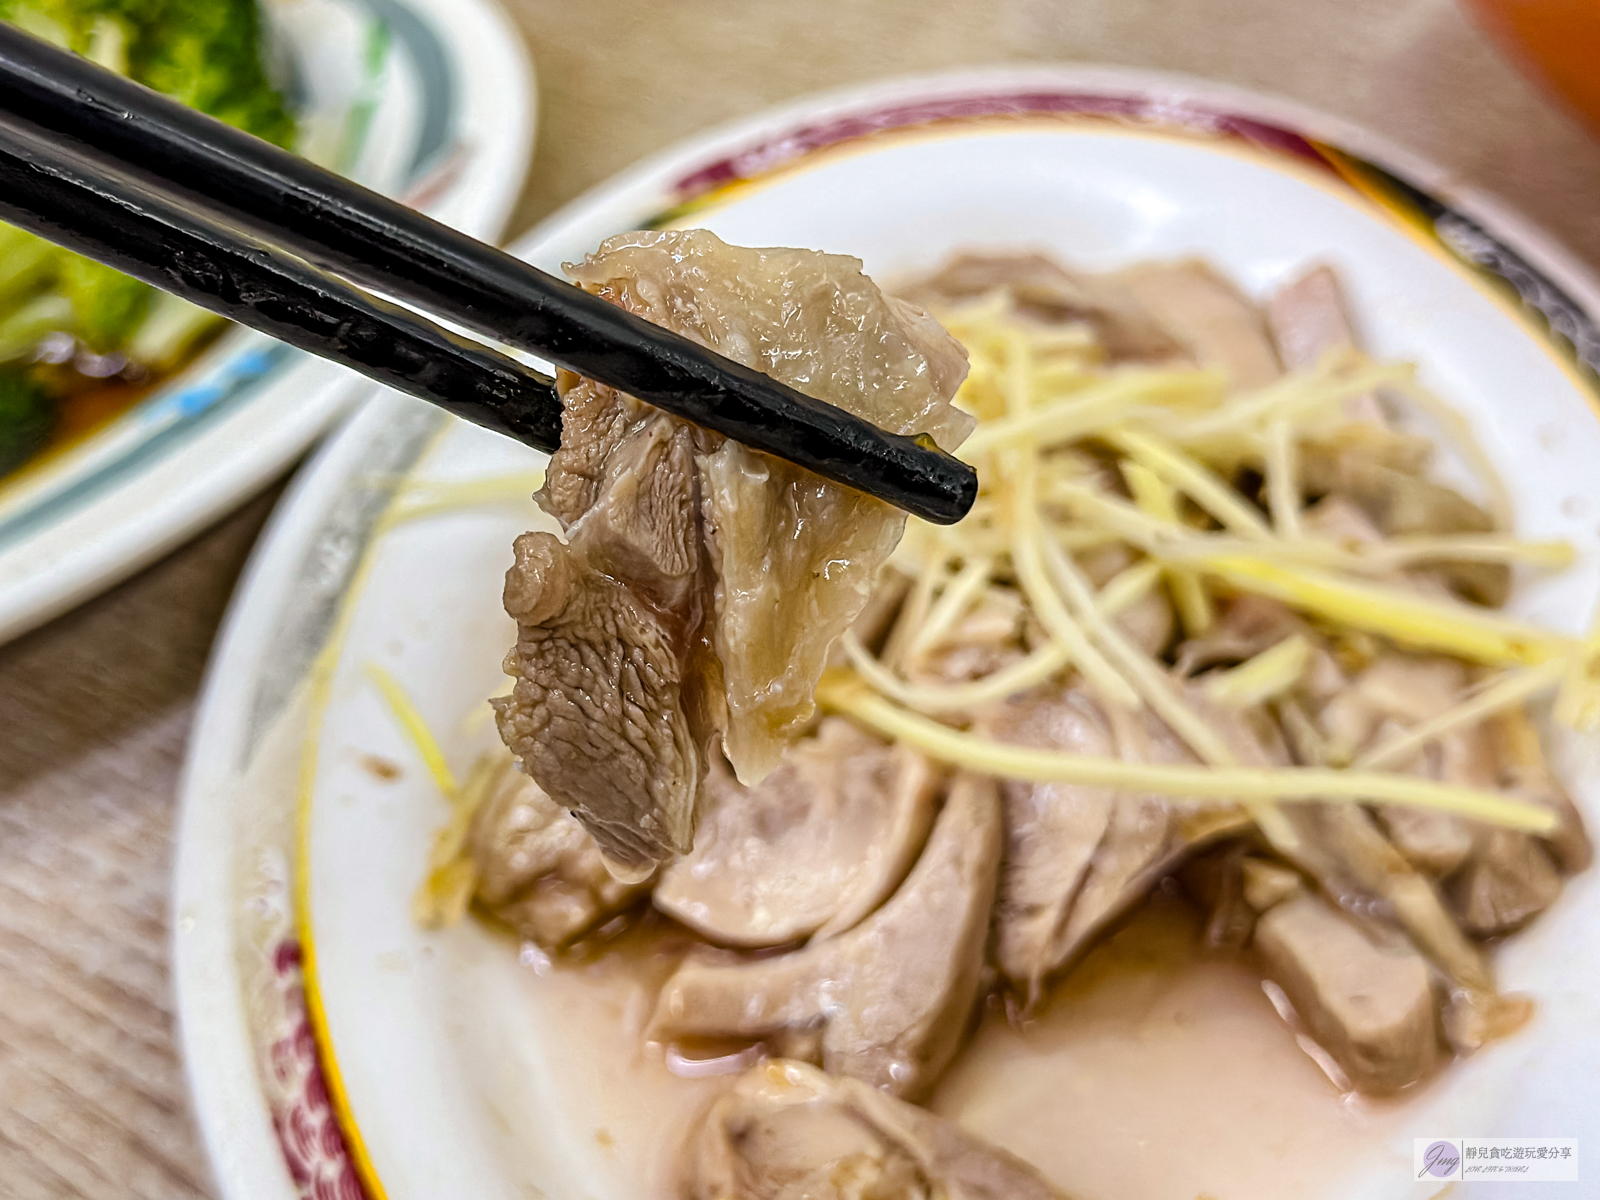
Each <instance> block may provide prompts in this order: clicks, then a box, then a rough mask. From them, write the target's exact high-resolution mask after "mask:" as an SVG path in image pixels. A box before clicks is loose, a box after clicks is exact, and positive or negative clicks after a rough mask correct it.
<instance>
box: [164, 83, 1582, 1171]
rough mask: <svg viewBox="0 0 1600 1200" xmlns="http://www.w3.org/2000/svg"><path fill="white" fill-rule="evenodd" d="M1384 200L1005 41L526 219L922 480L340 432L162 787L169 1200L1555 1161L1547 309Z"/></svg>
mask: <svg viewBox="0 0 1600 1200" xmlns="http://www.w3.org/2000/svg"><path fill="white" fill-rule="evenodd" d="M1436 182H1437V181H1436V177H1435V176H1433V175H1432V173H1431V172H1430V171H1429V170H1428V168H1427V167H1426V165H1425V164H1418V163H1415V162H1413V161H1410V160H1407V159H1405V158H1404V156H1400V155H1397V154H1396V153H1395V152H1393V151H1392V150H1390V149H1389V148H1387V147H1385V146H1384V145H1382V143H1381V142H1378V141H1376V140H1375V139H1373V138H1371V137H1370V136H1368V135H1366V134H1364V133H1362V132H1361V131H1359V130H1351V129H1348V128H1344V127H1340V126H1337V125H1335V124H1333V123H1330V122H1328V121H1327V120H1325V119H1323V118H1321V117H1319V116H1317V115H1316V114H1312V113H1306V112H1303V111H1300V110H1296V109H1293V108H1291V107H1288V106H1285V105H1282V104H1279V103H1276V102H1272V101H1268V100H1264V99H1261V98H1257V97H1250V96H1244V95H1240V94H1238V93H1234V92H1229V91H1223V90H1220V89H1217V88H1213V87H1210V86H1208V85H1202V84H1197V83H1194V82H1192V81H1185V80H1178V79H1173V78H1170V77H1162V76H1148V75H1129V74H1126V73H1114V72H1096V71H1081V70H1071V71H1066V70H1059V71H1022V72H1018V71H1001V72H987V73H980V74H976V75H972V74H967V75H960V76H947V77H938V78H933V79H920V80H912V81H906V82H900V83H895V84H891V85H885V86H880V87H877V88H873V89H869V90H867V91H857V92H852V93H846V94H840V95H833V96H827V97H823V98H820V99H817V100H812V101H807V102H805V103H803V104H801V105H798V106H795V107H792V108H789V109H785V110H782V111H779V112H776V113H773V114H766V115H763V116H761V117H759V118H756V119H754V120H752V121H748V122H744V123H741V124H740V125H738V126H735V127H732V128H730V129H726V130H723V131H719V132H718V133H716V134H713V135H710V136H708V137H705V138H702V139H698V140H697V141H696V142H694V143H693V144H691V145H688V146H686V147H683V148H681V149H678V150H675V151H672V152H671V153H669V154H667V155H665V156H663V157H661V158H659V159H656V160H654V161H652V162H649V163H646V164H644V165H642V166H641V167H639V168H637V169H636V170H634V171H633V172H631V173H630V174H628V175H626V176H624V177H622V178H620V179H619V180H617V181H615V182H614V183H612V184H609V185H606V186H605V187H603V188H601V189H599V190H598V191H596V192H595V193H593V194H591V195H590V196H588V197H585V198H584V199H582V200H580V201H578V202H577V203H576V204H575V205H573V206H572V207H571V208H569V209H567V210H565V211H564V212H563V213H560V214H558V215H557V216H556V217H554V218H552V219H551V220H550V221H549V222H547V223H546V225H545V226H543V227H542V228H541V229H540V230H537V231H535V233H534V234H532V235H530V237H529V238H528V239H527V240H526V241H524V242H523V243H522V244H521V245H520V246H519V247H518V252H519V253H521V254H522V255H523V256H525V257H526V258H528V259H529V260H530V261H532V262H535V263H537V264H539V265H541V266H543V267H547V268H550V269H565V270H566V272H567V274H568V276H569V278H571V279H572V281H573V283H574V284H575V285H576V286H580V287H583V288H585V289H587V290H589V291H591V292H593V293H595V294H597V295H599V296H601V297H604V298H605V299H607V300H609V301H611V302H612V303H615V304H618V305H621V306H623V307H626V308H629V309H631V310H632V311H635V312H637V313H639V314H641V315H643V316H645V317H647V318H648V319H650V320H652V321H655V322H657V323H659V324H662V325H665V326H668V327H670V328H672V329H674V330H676V331H677V332H679V333H682V334H685V335H687V336H689V337H691V338H694V339H696V340H699V341H701V342H703V343H705V344H707V345H708V346H710V347H712V348H713V349H715V350H717V351H719V352H720V353H723V354H725V355H728V356H730V357H733V358H735V359H738V360H739V361H741V362H744V363H746V364H747V365H750V366H754V367H756V368H758V369H761V370H763V371H766V372H768V373H770V374H772V375H774V376H775V377H777V378H779V379H781V380H782V381H783V382H785V383H788V384H790V385H791V386H794V387H797V388H799V389H801V390H803V391H806V392H808V393H809V394H811V395H815V396H818V397H820V398H822V399H824V400H827V401H828V402H830V403H835V404H838V405H840V406H842V407H845V408H848V409H850V410H852V411H854V412H856V413H858V414H860V415H862V416H865V417H868V418H869V419H872V420H874V421H875V422H877V423H879V424H880V425H883V426H884V427H886V428H891V429H893V430H895V431H896V432H901V433H908V434H924V435H927V436H928V437H930V438H931V439H932V440H933V441H934V442H936V443H937V444H938V445H940V446H942V447H943V448H945V449H947V450H950V451H952V452H954V453H956V454H958V455H959V456H961V457H963V458H964V459H966V460H967V461H968V462H971V463H972V464H973V465H974V466H975V467H976V468H977V470H978V474H979V480H980V493H979V497H978V500H977V503H976V505H975V507H974V509H973V511H972V512H971V514H970V515H969V516H967V517H966V518H965V519H963V520H962V521H960V522H959V523H957V524H954V525H951V526H935V525H931V524H926V523H923V522H920V521H917V520H915V519H910V520H908V519H906V518H905V517H904V515H903V514H899V513H897V512H895V511H893V510H891V509H890V508H888V507H886V506H884V505H882V504H880V503H879V502H877V501H874V500H871V499H868V498H866V497H863V496H861V495H859V494H856V493H853V492H850V491H849V490H847V489H843V488H841V487H838V486H837V485H833V484H830V483H827V482H825V481H822V480H820V479H817V478H814V477H812V476H810V475H808V474H806V473H805V472H804V471H801V470H800V469H798V468H794V467H791V466H789V465H787V464H784V463H782V462H778V461H776V460H772V459H768V458H765V457H763V456H762V455H760V454H758V453H756V452H753V451H750V450H748V449H746V448H744V447H742V446H739V445H737V444H735V443H732V442H729V441H726V440H724V439H722V438H721V437H719V436H717V435H714V434H711V433H708V432H706V431H704V430H702V429H698V428H696V427H694V426H691V425H688V424H686V423H684V422H682V421H680V420H678V419H676V418H672V417H669V416H667V415H665V414H663V413H661V412H659V411H657V410H654V409H652V408H650V407H649V406H647V405H644V404H642V403H640V402H639V401H637V400H634V399H633V398H631V397H628V396H626V395H623V394H620V393H617V392H615V391H612V390H610V389H607V388H604V387H602V386H600V385H597V384H595V383H592V382H590V381H587V380H584V379H581V378H578V377H576V376H571V375H563V376H561V377H560V379H559V385H560V390H561V393H562V399H563V404H564V410H565V415H564V423H563V433H562V445H561V449H560V450H559V451H558V452H557V453H556V454H555V455H554V456H551V457H549V458H546V457H544V456H542V455H536V454H534V453H532V452H530V451H527V450H525V449H522V448H520V447H518V446H515V445H513V444H511V443H509V442H506V441H504V440H502V439H499V438H497V437H495V436H494V435H491V434H488V433H486V432H484V431H482V430H479V429H475V428H472V427H470V426H467V425H465V424H461V423H458V422H454V421H451V420H449V419H447V418H444V417H442V416H440V415H439V414H437V413H436V412H434V411H432V410H426V409H425V408H424V407H423V406H420V405H417V404H414V403H413V402H411V401H409V400H406V399H404V398H402V397H399V396H386V397H384V398H382V399H380V400H379V401H377V402H375V403H374V404H373V405H372V406H371V407H370V408H368V409H367V410H366V411H364V412H363V413H362V414H361V415H360V416H359V417H358V418H357V420H356V421H355V422H353V423H352V425H351V426H350V427H349V428H348V429H347V430H346V431H345V432H344V433H343V434H341V435H340V437H339V438H338V439H336V441H335V442H334V443H332V444H331V445H330V446H329V447H328V448H327V449H326V450H324V451H323V453H322V454H321V455H320V457H319V459H318V461H317V463H316V464H315V465H314V467H313V468H312V469H311V470H310V471H309V472H307V474H306V475H304V476H303V477H302V478H301V480H300V481H299V482H298V484H297V486H296V488H295V489H294V491H293V493H292V494H291V495H290V496H289V497H288V498H287V499H286V501H285V504H284V507H283V509H282V510H281V511H280V513H279V514H278V516H277V517H276V518H275V523H274V526H273V529H272V531H271V533H270V535H269V536H268V538H267V539H266V541H265V543H264V545H263V547H262V549H261V550H260V551H259V553H258V555H257V558H256V561H255V563H254V564H253V566H252V568H251V570H250V572H249V573H248V576H247V578H246V581H245V583H244V585H243V588H242V590H241V594H240V597H239V599H238V600H237V601H236V603H235V607H234V611H233V613H232V616H231V617H230V620H229V624H228V629H227V632H226V634H225V637H224V639H223V641H222V643H221V645H220V647H219V649H218V652H217V657H216V659H215V661H214V663H213V668H212V678H211V683H210V686H209V688H208V691H207V694H206V698H205V700H204V702H203V705H202V711H201V716H200V720H199V724H198V726H197V731H196V735H195V738H194V743H193V748H192V750H191V756H190V762H189V767H188V774H187V777H186V784H185V798H184V820H183V827H182V834H181V847H180V860H179V868H178V887H177V897H176V905H177V917H176V922H177V929H178V933H177V957H176V963H177V980H178V991H179V1000H180V1008H181V1012H182V1019H183V1036H184V1042H185V1047H186V1051H187V1054H188V1058H189V1064H190V1074H191V1079H192V1081H193V1084H194V1088H195V1093H196V1100H197V1109H198V1111H199V1114H200V1119H201V1123H202V1126H203V1127H204V1128H205V1130H206V1134H207V1140H208V1144H209V1146H210V1149H211V1152H212V1154H213V1161H214V1165H215V1166H216V1168H217V1172H218V1175H219V1179H220V1181H221V1185H222V1189H223V1192H224V1194H226V1195H227V1196H228V1197H229V1198H230V1200H244V1198H246V1197H249V1198H252V1200H254V1198H257V1197H263V1198H264V1197H272V1198H273V1200H278V1198H280V1197H292V1196H297V1195H298V1196H317V1197H321V1196H334V1195H337V1196H341V1197H345V1196H348V1197H359V1196H361V1195H366V1196H369V1197H373V1198H374V1200H376V1198H377V1197H383V1196H387V1197H393V1198H394V1200H399V1198H401V1197H417V1198H421V1197H440V1196H451V1195H462V1196H468V1195H470V1196H473V1197H527V1196H548V1197H572V1198H574V1200H578V1198H585V1200H589V1198H594V1200H600V1198H611V1197H615V1198H617V1200H623V1198H629V1200H632V1198H646V1200H651V1198H660V1200H671V1198H681V1200H778V1198H783V1200H790V1198H794V1200H798V1198H800V1197H808V1198H816V1200H832V1198H838V1200H845V1198H853V1200H860V1198H865V1197H873V1198H875V1200H890V1198H893V1200H899V1198H902V1197H903V1198H906V1200H911V1198H918V1200H922V1198H931V1197H948V1198H950V1200H980V1198H985V1200H986V1198H990V1197H996V1198H998V1197H1029V1198H1031V1197H1041V1198H1043V1197H1055V1198H1061V1197H1074V1198H1080V1200H1158V1198H1159V1200H1167V1198H1182V1200H1189V1198H1191V1197H1195V1196H1202V1195H1204V1196H1213V1197H1217V1198H1218V1200H1221V1198H1223V1197H1226V1198H1228V1200H1246V1198H1250V1197H1275V1198H1276V1197H1282V1196H1288V1195H1292V1196H1327V1197H1382V1196H1388V1195H1395V1196H1401V1195H1404V1196H1412V1195H1418V1194H1424V1192H1425V1190H1426V1189H1425V1188H1421V1187H1419V1185H1418V1184H1417V1183H1416V1182H1415V1179H1416V1175H1417V1172H1416V1170H1415V1164H1414V1159H1413V1150H1414V1146H1415V1145H1416V1143H1417V1140H1418V1139H1423V1140H1424V1141H1425V1142H1429V1143H1431V1142H1433V1141H1436V1140H1440V1139H1450V1138H1462V1137H1467V1138H1506V1137H1538V1138H1546V1139H1563V1140H1571V1139H1576V1140H1577V1141H1578V1142H1580V1143H1581V1142H1582V1141H1583V1140H1584V1139H1585V1138H1586V1137H1588V1136H1589V1135H1591V1134H1595V1133H1600V1128H1597V1127H1596V1122H1597V1117H1596V1114H1597V1113H1600V1019H1597V1018H1600V1011H1597V1001H1596V996H1597V995H1600V986H1597V985H1600V911H1597V910H1600V894H1597V892H1596V889H1595V882H1594V881H1595V872H1594V871H1593V870H1592V869H1591V867H1590V860H1591V857H1592V854H1591V845H1590V830H1591V829H1592V828H1593V822H1594V820H1595V819H1596V805H1597V800H1600V756H1597V754H1596V752H1595V747H1596V746H1597V745H1600V742H1597V741H1596V733H1595V730H1596V727H1597V726H1600V684H1597V682H1596V680H1597V679H1600V669H1597V667H1596V661H1597V660H1596V655H1597V653H1600V641H1597V635H1596V633H1595V632H1594V624H1593V622H1594V616H1595V607H1596V598H1597V596H1600V492H1597V491H1596V486H1595V482H1594V479H1593V476H1592V469H1591V466H1590V464H1592V463H1593V462H1595V461H1600V421H1597V419H1596V415H1595V408H1594V399H1595V398H1594V391H1593V375H1592V372H1591V371H1590V369H1589V368H1588V367H1586V366H1585V365H1584V361H1583V356H1584V355H1585V354H1592V353H1593V352H1594V350H1595V347H1596V346H1597V345H1600V337H1597V335H1596V332H1595V326H1594V324H1593V322H1592V320H1591V318H1590V317H1589V316H1588V313H1589V312H1591V311H1595V308H1594V302H1595V296H1596V293H1595V292H1594V290H1593V288H1592V286H1591V285H1590V284H1589V283H1588V281H1587V280H1586V278H1585V277H1583V276H1582V275H1581V273H1579V272H1577V271H1575V270H1574V269H1573V268H1572V267H1571V266H1570V264H1569V263H1568V262H1567V260H1566V259H1565V258H1564V257H1563V256H1562V255H1561V254H1560V253H1559V252H1558V251H1556V250H1554V249H1552V248H1551V247H1550V246H1549V245H1548V244H1547V243H1546V242H1545V241H1544V240H1543V239H1541V238H1540V237H1539V236H1538V235H1537V234H1536V233H1532V232H1530V231H1528V230H1527V229H1526V228H1525V227H1524V226H1522V225H1521V224H1520V223H1519V222H1518V221H1516V220H1515V219H1514V218H1512V217H1508V216H1506V215H1505V214H1503V213H1500V212H1498V211H1495V210H1493V209H1492V208H1488V207H1485V206H1484V205H1482V204H1481V203H1479V202H1477V201H1475V200H1473V199H1472V198H1471V197H1465V198H1463V197H1459V196H1455V197H1452V198H1451V200H1450V201H1449V202H1448V203H1447V202H1445V201H1444V200H1443V199H1440V198H1438V196H1437V195H1436V194H1435V193H1436V190H1437V189H1436ZM1439 1186H1444V1185H1443V1184H1442V1183H1441V1184H1439V1185H1436V1188H1435V1190H1437V1187H1439ZM1500 1186H1502V1185H1499V1184H1494V1183H1485V1184H1483V1188H1484V1190H1485V1192H1486V1194H1493V1193H1494V1189H1495V1188H1497V1187H1500ZM1430 1194H1431V1193H1430Z"/></svg>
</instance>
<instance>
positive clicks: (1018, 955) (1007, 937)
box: [987, 691, 1117, 999]
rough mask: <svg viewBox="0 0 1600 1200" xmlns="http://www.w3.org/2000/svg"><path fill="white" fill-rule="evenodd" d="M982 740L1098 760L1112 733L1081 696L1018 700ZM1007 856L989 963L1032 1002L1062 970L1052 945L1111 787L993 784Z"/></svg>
mask: <svg viewBox="0 0 1600 1200" xmlns="http://www.w3.org/2000/svg"><path fill="white" fill-rule="evenodd" d="M987 724H988V725H989V727H990V728H989V733H990V736H993V737H996V738H999V739H1002V740H1004V741H1008V742H1015V743H1017V744H1019V745H1023V746H1037V747H1044V748H1048V749H1052V750H1065V751H1068V752H1071V753H1073V754H1084V755H1090V756H1093V757H1104V756H1107V755H1109V754H1110V753H1111V747H1112V742H1111V731H1110V729H1109V728H1108V726H1107V724H1106V718H1105V714H1104V713H1103V712H1101V710H1100V707H1099V705H1097V704H1095V703H1094V701H1093V700H1091V699H1089V697H1088V696H1087V695H1085V694H1084V693H1083V692H1081V691H1064V692H1058V693H1049V694H1043V695H1038V696H1027V697H1021V698H1018V699H1016V700H1014V701H1012V702H1011V703H1008V704H1005V705H1002V706H1001V707H1000V708H999V709H998V710H996V711H995V712H994V713H993V714H991V715H990V716H989V718H988V721H987ZM1001 795H1002V797H1003V798H1004V802H1005V817H1006V851H1005V857H1004V860H1003V862H1002V866H1001V874H1000V895H999V900H998V902H997V905H996V909H995V959H996V961H997V962H998V964H999V967H1000V970H1001V971H1002V972H1003V973H1004V974H1005V976H1006V978H1007V979H1009V980H1010V981H1011V983H1012V984H1013V986H1015V987H1017V988H1018V989H1019V990H1021V991H1022V992H1023V993H1024V994H1025V995H1027V996H1028V997H1029V998H1030V999H1031V998H1034V997H1036V996H1037V995H1038V991H1039V985H1040V982H1041V981H1042V980H1043V979H1044V977H1045V976H1046V975H1047V974H1049V973H1050V972H1051V971H1054V970H1055V969H1056V968H1057V967H1059V966H1060V965H1061V963H1060V960H1059V958H1058V956H1057V952H1056V942H1057V939H1058V937H1059V935H1060V933H1061V929H1062V927H1063V926H1064V925H1065V924H1066V920H1067V914H1068V912H1069V911H1070V910H1071V908H1072V905H1073V903H1074V901H1076V900H1077V898H1078V892H1079V890H1080V889H1081V888H1082V886H1083V880H1084V876H1085V875H1086V874H1087V873H1088V871H1089V864H1090V861H1091V860H1092V858H1093V857H1094V853H1095V850H1096V848H1098V847H1099V845H1100V842H1101V840H1102V839H1103V838H1104V837H1105V832H1106V826H1107V824H1108V823H1109V822H1110V820H1111V815H1112V811H1113V808H1114V806H1115V805H1116V803H1117V798H1116V793H1115V792H1114V791H1113V790H1112V789H1110V788H1101V787H1085V786H1081V785H1077V784H1067V783H1027V782H1024V781H1022V780H1016V779H1008V780H1006V781H1005V782H1004V783H1002V784H1001Z"/></svg>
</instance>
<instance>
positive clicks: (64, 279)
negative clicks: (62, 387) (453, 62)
mask: <svg viewBox="0 0 1600 1200" xmlns="http://www.w3.org/2000/svg"><path fill="white" fill-rule="evenodd" d="M0 19H3V20H7V21H11V22H13V23H14V24H16V25H17V26H19V27H20V28H22V29H25V30H26V31H28V32H29V33H32V34H34V35H36V36H38V37H43V38H46V39H47V40H49V41H52V42H55V43H56V44H57V45H60V46H65V47H67V48H69V49H71V50H74V51H76V52H77V53H79V54H82V55H84V56H86V57H88V58H90V59H92V60H94V61H95V62H98V63H99V64H100V65H102V66H105V67H109V68H111V69H112V70H117V71H121V72H122V73H124V74H126V75H128V76H129V77H131V78H133V79H136V80H138V81H139V82H140V83H143V84H146V85H147V86H149V87H152V88H155V89H156V90H157V91H160V92H165V93H166V94H168V95H169V96H172V97H174V98H175V99H178V100H181V101H183V102H184V103H185V104H188V105H191V106H193V107H195V108H198V109H200V110H201V111H202V112H207V113H210V114H211V115H212V116H215V117H218V118H220V119H221V120H224V121H227V122H228V123H230V124H232V125H236V126H238V127H239V128H241V129H244V130H246V131H247V132H249V133H253V134H255V135H256V136H258V137H262V138H265V139H267V140H268V141H271V142H275V143H277V144H278V145H280V146H287V145H289V143H290V142H291V141H292V140H293V138H294V132H295V129H294V120H293V118H291V117H290V115H289V112H288V110H287V109H286V108H285V107H284V104H283V97H282V96H281V95H280V94H279V93H278V91H277V90H276V89H275V88H274V87H273V86H272V83H271V81H270V80H269V79H268V78H267V71H266V67H265V65H264V63H263V53H262V51H263V42H264V38H263V30H262V25H261V16H260V13H259V12H258V10H257V8H256V0H0ZM155 295H156V293H155V290H154V289H152V288H150V287H148V286H146V285H145V284H142V283H140V282H138V281H137V280H134V279H130V278H128V277H127V276H125V275H122V274H119V273H118V272H116V271H113V270H111V269H110V268H108V267H102V266H100V265H99V264H98V263H95V262H92V261H90V260H89V259H86V258H81V257H79V256H78V255H76V254H71V253H68V252H67V251H65V250H60V249H58V248H56V247H54V246H52V245H50V244H49V243H47V242H44V241H41V240H40V239H38V238H35V237H32V236H31V235H28V234H25V233H23V232H21V231H20V230H15V229H9V228H7V227H5V226H0V362H3V361H6V360H7V359H8V358H14V357H17V356H18V355H25V354H26V353H28V347H26V346H22V347H21V349H18V345H19V339H20V338H22V337H24V336H26V335H27V334H28V332H29V331H30V330H34V331H37V332H38V333H41V334H42V333H49V332H54V331H56V330H61V331H63V332H67V333H71V334H74V335H75V336H77V337H78V338H80V339H81V340H82V341H83V342H84V343H85V344H86V345H87V346H88V347H89V348H90V349H91V350H93V351H94V352H95V353H97V354H109V353H111V352H112V351H116V350H124V351H125V352H127V353H128V354H129V356H130V357H131V358H133V359H134V360H135V361H137V362H143V363H145V365H147V366H151V367H155V368H157V369H167V368H170V367H174V366H176V365H177V361H176V355H175V354H174V353H173V352H172V351H173V348H174V347H178V348H179V349H181V348H182V347H183V346H186V345H187V344H189V343H191V342H192V341H193V338H194V336H195V335H196V334H198V332H201V331H203V327H204V323H203V322H199V320H198V318H195V317H193V316H192V315H191V314H181V313H175V312H171V311H168V310H167V308H166V307H165V306H161V305H155V309H154V310H155V311H158V312H161V313H162V315H163V323H162V328H160V329H158V330H153V331H152V336H151V337H149V338H144V339H138V338H136V337H135V335H136V334H137V333H138V332H139V330H140V328H141V326H142V325H143V324H144V321H145V318H146V314H147V313H150V312H151V311H152V305H153V298H154V296H155ZM64 304H70V306H71V312H70V314H69V315H67V316H66V317H65V318H63V314H62V307H63V305H64ZM144 353H149V354H151V355H153V356H154V357H152V358H150V359H145V358H141V357H140V355H141V354H144Z"/></svg>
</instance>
